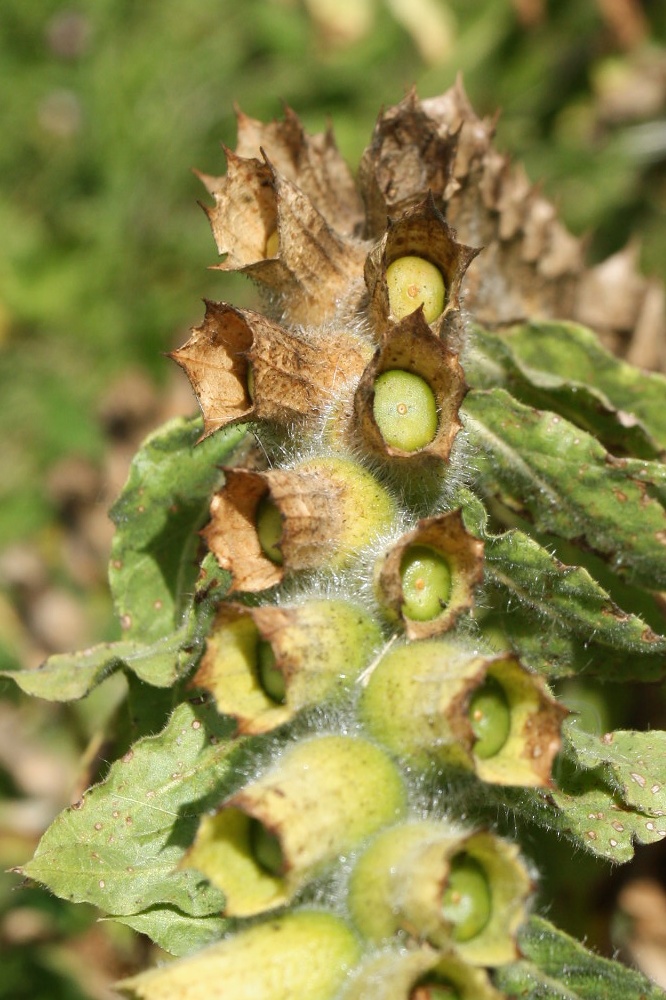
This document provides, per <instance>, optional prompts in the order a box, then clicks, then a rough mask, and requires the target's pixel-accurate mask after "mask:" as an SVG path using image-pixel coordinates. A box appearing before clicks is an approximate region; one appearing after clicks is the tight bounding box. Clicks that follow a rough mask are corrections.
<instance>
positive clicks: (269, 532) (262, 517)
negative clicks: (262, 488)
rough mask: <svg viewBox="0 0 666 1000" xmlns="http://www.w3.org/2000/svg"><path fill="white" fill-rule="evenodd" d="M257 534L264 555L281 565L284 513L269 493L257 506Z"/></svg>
mask: <svg viewBox="0 0 666 1000" xmlns="http://www.w3.org/2000/svg"><path fill="white" fill-rule="evenodd" d="M257 536H258V538H259V544H260V545H261V550H262V552H263V553H264V555H265V556H266V557H267V558H268V559H270V560H271V562H274V563H275V564H276V565H278V566H281V565H282V562H283V559H282V552H281V551H280V542H281V540H282V514H281V513H280V511H279V510H278V508H277V507H276V505H275V503H274V501H273V500H272V499H271V498H270V496H269V495H268V494H266V495H265V496H264V497H262V499H261V500H260V501H259V506H258V507H257Z"/></svg>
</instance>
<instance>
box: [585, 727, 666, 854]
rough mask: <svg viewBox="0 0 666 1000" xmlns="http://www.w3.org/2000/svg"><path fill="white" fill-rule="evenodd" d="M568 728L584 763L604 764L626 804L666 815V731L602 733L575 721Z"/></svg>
mask: <svg viewBox="0 0 666 1000" xmlns="http://www.w3.org/2000/svg"><path fill="white" fill-rule="evenodd" d="M567 729H568V733H567V735H568V736H569V739H570V740H571V743H572V745H573V747H574V749H575V752H576V759H577V761H578V763H579V764H580V765H581V767H585V768H596V767H599V766H603V768H604V772H605V774H606V775H607V778H608V781H609V783H610V784H613V786H614V787H615V790H616V792H617V794H618V795H619V796H620V797H621V798H622V801H623V802H624V803H625V804H626V805H628V806H631V807H632V808H634V809H637V810H640V811H641V812H643V813H645V814H646V815H647V816H666V733H665V732H660V731H659V730H651V731H650V732H647V733H641V732H634V731H630V730H620V729H618V730H616V731H615V732H612V733H606V734H605V735H604V736H601V737H599V736H595V735H592V734H591V733H586V732H584V731H583V730H581V729H579V728H578V727H577V726H576V724H575V721H574V722H571V723H570V724H569V725H568V727H567ZM657 825H661V826H664V824H663V823H662V824H657ZM648 829H650V827H648ZM663 835H664V836H666V830H664V831H663Z"/></svg>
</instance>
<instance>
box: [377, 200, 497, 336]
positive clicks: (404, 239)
mask: <svg viewBox="0 0 666 1000" xmlns="http://www.w3.org/2000/svg"><path fill="white" fill-rule="evenodd" d="M478 253H479V250H478V249H475V248H474V247H468V246H465V245H464V244H462V243H459V242H458V240H457V239H456V234H455V231H454V230H453V229H451V227H450V226H449V225H448V223H447V222H446V220H445V219H444V217H443V215H442V214H441V212H440V211H439V210H438V209H437V207H436V205H435V202H434V199H433V197H432V194H430V195H428V197H427V198H426V199H425V200H423V201H421V202H420V203H419V204H418V205H415V206H414V207H413V208H412V209H410V210H409V211H407V212H405V213H404V214H403V215H401V216H400V217H399V218H396V219H392V220H389V222H388V228H387V229H386V232H385V234H384V236H383V238H382V240H381V242H380V243H379V244H378V246H376V247H375V248H374V250H372V251H371V253H370V254H369V256H368V258H367V260H366V264H365V281H366V284H367V286H368V294H369V299H370V305H369V319H370V324H371V326H372V328H373V329H374V330H375V331H376V332H377V334H378V335H379V336H380V337H381V336H385V335H386V331H387V328H388V327H390V324H391V312H390V308H389V296H388V290H387V285H386V269H387V267H388V266H389V265H390V264H392V263H393V261H395V260H397V259H398V258H400V257H407V256H415V257H423V258H425V259H426V260H428V261H430V263H431V264H434V265H435V266H436V267H437V268H438V270H439V271H440V272H441V274H442V277H443V279H444V285H445V287H446V300H445V303H444V311H443V313H442V314H441V316H439V317H438V318H437V319H436V320H435V321H434V322H433V324H432V329H433V330H434V331H435V333H437V334H438V335H439V336H442V337H446V339H447V341H448V343H449V345H450V347H451V348H452V349H454V350H460V346H461V343H460V341H461V335H462V334H461V331H460V329H459V328H458V326H457V324H456V322H455V320H456V319H457V313H458V312H459V310H460V291H461V284H462V280H463V277H464V275H465V272H466V271H467V268H468V267H469V265H470V263H471V262H472V261H473V260H474V258H475V257H476V255H477V254H478Z"/></svg>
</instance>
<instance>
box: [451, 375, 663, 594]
mask: <svg viewBox="0 0 666 1000" xmlns="http://www.w3.org/2000/svg"><path fill="white" fill-rule="evenodd" d="M463 411H464V413H465V425H466V428H467V433H468V436H469V441H470V444H471V445H472V447H473V448H474V449H475V450H476V454H475V457H474V463H475V465H476V467H477V471H478V485H479V487H480V488H481V490H482V491H483V492H484V493H485V494H487V495H489V496H491V497H494V498H496V499H497V500H499V501H500V502H501V503H502V504H504V505H505V506H506V507H508V508H509V509H510V510H512V511H515V512H517V513H519V514H521V515H523V516H524V517H526V518H528V519H529V520H532V521H533V522H534V525H535V527H536V529H537V530H538V531H540V532H546V533H552V534H554V535H559V536H560V537H561V538H564V539H571V540H574V541H575V542H576V543H577V544H579V545H581V546H584V547H585V548H586V549H591V550H592V551H593V552H595V553H596V554H597V555H599V556H601V557H602V558H603V559H605V560H607V561H608V562H609V563H610V564H611V565H612V567H613V568H614V569H615V570H616V571H617V572H618V573H619V574H620V575H621V576H622V577H624V578H626V579H628V580H629V581H630V582H632V583H636V584H638V585H641V586H644V587H648V588H651V589H657V588H663V587H666V511H665V510H664V501H666V467H665V466H663V465H661V464H659V463H657V462H645V461H642V460H640V459H616V458H613V456H611V455H609V453H608V452H606V451H605V449H604V448H603V447H602V446H601V445H600V444H599V443H598V442H597V441H596V440H595V439H594V438H593V437H591V436H590V435H589V434H586V433H585V431H582V430H581V429H580V428H578V427H575V426H574V425H573V424H570V423H569V422H568V421H566V420H564V419H563V418H562V417H560V416H559V415H557V414H553V413H550V412H542V411H540V410H535V409H532V408H530V407H527V406H523V405H522V404H521V403H518V402H516V400H514V399H512V397H511V396H509V394H508V393H507V392H505V391H504V390H503V389H492V390H488V391H483V390H482V391H479V390H476V391H472V392H470V393H469V395H468V397H467V399H466V401H465V403H464V405H463Z"/></svg>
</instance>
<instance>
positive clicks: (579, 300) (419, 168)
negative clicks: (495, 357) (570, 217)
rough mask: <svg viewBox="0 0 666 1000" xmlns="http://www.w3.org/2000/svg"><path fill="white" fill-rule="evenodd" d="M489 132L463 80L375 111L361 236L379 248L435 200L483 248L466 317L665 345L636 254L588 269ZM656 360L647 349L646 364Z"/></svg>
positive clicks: (658, 301)
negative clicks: (569, 325) (392, 221)
mask: <svg viewBox="0 0 666 1000" xmlns="http://www.w3.org/2000/svg"><path fill="white" fill-rule="evenodd" d="M494 132H495V123H494V120H493V119H482V118H479V117H478V116H477V115H476V113H475V112H474V110H473V109H472V106H471V105H470V103H469V100H468V99H467V96H466V94H465V91H464V89H463V86H462V83H461V82H460V80H458V81H457V82H456V84H455V85H454V86H453V87H451V88H450V89H449V90H448V91H446V92H445V93H444V94H442V95H441V96H439V97H434V98H430V99H427V100H423V101H421V100H419V98H418V96H417V94H416V91H415V90H413V89H412V90H411V91H410V92H409V93H408V94H407V96H406V97H405V98H404V99H403V100H402V101H401V102H400V103H399V104H397V105H395V106H394V107H391V108H388V109H387V110H386V111H384V112H382V114H381V115H380V117H379V119H378V121H377V125H376V127H375V131H374V135H373V138H372V141H371V143H370V145H369V147H368V149H367V150H366V152H365V154H364V156H363V160H362V164H361V171H360V176H359V180H360V185H361V192H362V195H363V197H364V200H365V202H366V206H367V211H368V224H367V235H368V236H369V237H370V238H372V237H375V238H376V237H377V236H378V235H379V234H380V233H381V232H382V230H383V228H384V225H385V222H384V220H385V218H386V216H387V215H392V216H394V215H396V214H399V213H400V212H404V211H405V210H406V209H409V208H411V207H412V206H413V205H415V204H416V203H417V202H418V201H419V200H421V199H423V197H424V196H425V195H426V194H427V193H428V191H430V192H431V193H432V195H433V197H434V200H435V203H436V205H437V207H438V208H439V209H440V210H441V212H442V214H443V215H444V216H445V218H446V220H447V222H448V223H449V224H450V225H451V226H453V227H454V228H455V230H456V232H457V235H458V238H459V239H460V240H462V241H464V242H465V243H468V244H471V245H472V246H477V247H483V248H484V249H483V252H482V254H481V255H480V257H479V260H478V261H477V263H476V264H475V266H474V268H472V270H471V272H470V274H469V276H468V279H467V280H466V283H465V308H466V309H467V310H468V311H469V313H470V314H471V315H472V316H473V318H474V320H475V321H476V322H478V323H482V324H485V325H488V326H490V327H502V326H508V325H511V324H516V323H520V322H524V321H525V320H527V319H534V318H542V319H549V318H552V319H572V320H574V321H577V322H581V323H583V324H588V325H592V326H593V327H594V329H596V330H597V332H598V333H599V334H600V335H601V337H602V339H605V340H606V342H608V343H610V345H611V346H614V347H615V349H618V348H619V347H621V345H622V344H623V343H626V341H627V340H628V338H629V337H630V335H632V334H633V331H634V329H635V328H636V327H637V326H639V325H640V327H641V341H642V343H648V342H649V343H651V344H653V345H654V344H660V343H663V338H664V333H665V331H666V323H665V321H664V305H663V298H662V297H660V296H659V295H658V294H656V293H655V283H654V282H653V281H649V280H648V279H646V278H644V277H642V276H640V275H639V274H638V273H637V271H636V267H635V263H636V262H635V254H634V255H633V256H632V254H631V251H627V253H626V254H622V255H615V257H612V258H609V261H605V262H603V263H602V264H601V265H596V266H595V267H593V268H587V267H586V266H585V247H584V243H583V241H582V240H579V239H577V238H576V237H574V236H573V235H572V234H571V233H570V232H568V230H567V229H566V228H565V226H563V225H562V223H561V222H560V221H559V219H558V218H557V212H556V210H555V208H554V206H553V205H552V203H551V202H549V201H548V199H547V198H545V197H544V196H543V195H542V194H541V192H540V191H539V189H538V187H537V186H533V185H531V184H530V182H529V180H528V179H527V177H526V175H525V172H524V170H523V169H522V167H520V166H514V165H513V164H512V163H511V161H510V159H509V157H507V156H505V155H503V154H501V153H500V152H498V151H497V150H496V149H495V147H494V145H493V139H494ZM655 353H657V354H658V353H659V352H658V351H657V350H656V348H654V347H653V348H652V349H651V351H645V349H643V356H644V357H646V358H650V354H652V355H654V354H655ZM650 360H652V358H650Z"/></svg>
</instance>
